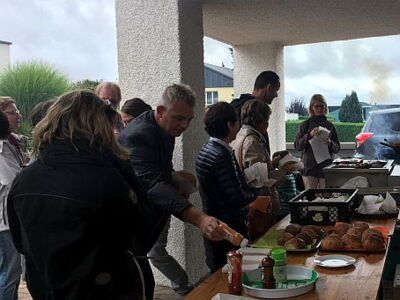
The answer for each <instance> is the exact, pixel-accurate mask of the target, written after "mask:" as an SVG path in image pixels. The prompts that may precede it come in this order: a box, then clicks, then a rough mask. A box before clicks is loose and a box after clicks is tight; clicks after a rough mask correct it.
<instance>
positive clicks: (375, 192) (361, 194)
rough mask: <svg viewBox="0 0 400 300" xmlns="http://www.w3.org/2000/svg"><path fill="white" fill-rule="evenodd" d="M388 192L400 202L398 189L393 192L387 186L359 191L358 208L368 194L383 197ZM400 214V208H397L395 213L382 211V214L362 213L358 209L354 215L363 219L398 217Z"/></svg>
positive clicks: (357, 197) (397, 202)
mask: <svg viewBox="0 0 400 300" xmlns="http://www.w3.org/2000/svg"><path fill="white" fill-rule="evenodd" d="M386 192H389V193H390V195H391V196H392V197H393V199H394V200H395V201H396V204H397V205H399V204H400V193H399V192H398V191H395V192H391V191H389V190H388V189H387V188H385V189H378V188H376V189H370V190H369V191H368V192H366V191H359V192H358V194H357V196H356V199H357V200H356V201H355V203H356V208H357V207H359V206H360V204H361V202H362V200H363V198H364V196H366V195H375V196H378V195H382V196H383V197H386ZM398 214H399V209H397V211H396V212H393V213H381V214H361V213H358V212H357V210H355V211H354V213H353V216H354V217H357V218H361V219H390V218H397V216H398Z"/></svg>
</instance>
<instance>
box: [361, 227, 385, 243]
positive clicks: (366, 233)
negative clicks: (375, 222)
mask: <svg viewBox="0 0 400 300" xmlns="http://www.w3.org/2000/svg"><path fill="white" fill-rule="evenodd" d="M371 235H374V236H376V237H377V238H379V239H381V240H382V242H383V241H384V239H383V235H382V232H380V231H378V230H375V229H372V228H368V229H367V230H364V232H363V233H362V236H361V241H364V240H365V239H366V238H367V237H368V236H371Z"/></svg>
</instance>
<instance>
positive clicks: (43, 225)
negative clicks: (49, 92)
mask: <svg viewBox="0 0 400 300" xmlns="http://www.w3.org/2000/svg"><path fill="white" fill-rule="evenodd" d="M115 114H116V111H115V110H114V109H113V108H112V107H111V106H110V105H107V103H106V102H104V101H102V100H101V99H100V98H98V97H97V96H96V95H95V94H93V93H91V92H89V91H74V92H71V93H67V94H65V95H63V96H61V97H60V98H59V99H58V100H57V101H56V102H55V103H54V104H53V105H52V106H51V107H50V109H49V111H48V113H47V115H46V116H45V117H44V119H43V120H41V121H40V122H39V123H38V124H37V125H36V127H35V131H34V140H33V147H34V152H35V154H36V155H37V158H38V159H37V161H35V162H34V163H32V164H31V165H30V166H28V167H26V168H25V169H24V170H23V171H22V172H21V173H20V174H19V175H18V176H17V177H16V179H15V181H14V184H13V187H12V188H11V191H10V194H9V198H8V213H9V221H10V230H11V234H12V237H13V241H14V244H15V246H16V248H17V250H18V251H19V252H20V253H23V254H24V255H25V258H26V278H27V285H28V289H29V291H30V293H31V294H32V296H33V298H34V299H122V298H123V299H144V298H143V297H144V296H145V295H146V297H147V299H152V294H153V287H154V281H153V277H152V274H151V270H150V268H149V264H148V262H147V259H140V257H143V258H145V254H146V253H147V251H148V250H149V248H150V247H151V245H152V242H150V241H149V239H148V236H151V230H150V228H149V226H150V222H151V214H150V213H149V211H148V209H149V206H148V203H147V200H146V195H145V192H144V191H143V190H142V188H141V185H140V183H139V182H138V180H137V179H136V177H135V175H134V173H133V170H132V168H131V166H130V163H129V157H128V153H127V151H126V150H125V149H123V148H121V146H119V144H118V143H117V142H116V140H115V137H114V134H113V129H112V122H113V119H114V117H115Z"/></svg>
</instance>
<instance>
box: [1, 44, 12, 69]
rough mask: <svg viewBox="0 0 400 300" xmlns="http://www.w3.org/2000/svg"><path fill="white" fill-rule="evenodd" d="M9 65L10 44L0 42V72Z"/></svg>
mask: <svg viewBox="0 0 400 300" xmlns="http://www.w3.org/2000/svg"><path fill="white" fill-rule="evenodd" d="M8 67H10V45H8V44H3V43H0V72H1V71H2V70H4V69H5V68H8Z"/></svg>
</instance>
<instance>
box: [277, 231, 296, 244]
mask: <svg viewBox="0 0 400 300" xmlns="http://www.w3.org/2000/svg"><path fill="white" fill-rule="evenodd" d="M293 237H294V235H293V234H291V233H290V232H286V231H285V232H283V233H282V235H281V236H280V237H279V238H278V245H280V246H283V245H285V243H286V242H287V241H288V240H290V239H291V238H293Z"/></svg>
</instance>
